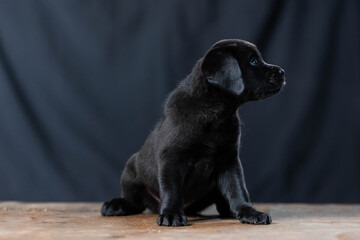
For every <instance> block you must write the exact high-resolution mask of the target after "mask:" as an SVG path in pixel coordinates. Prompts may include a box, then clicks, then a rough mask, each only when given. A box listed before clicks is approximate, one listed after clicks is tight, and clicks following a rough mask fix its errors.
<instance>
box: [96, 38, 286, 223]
mask: <svg viewBox="0 0 360 240" xmlns="http://www.w3.org/2000/svg"><path fill="white" fill-rule="evenodd" d="M284 85H285V77H284V70H283V69H281V68H280V67H278V66H275V65H270V64H267V63H265V62H264V60H263V59H262V57H261V55H260V53H259V51H258V50H257V48H256V46H255V45H253V44H251V43H249V42H246V41H243V40H237V39H230V40H222V41H219V42H217V43H216V44H215V45H213V46H212V47H211V48H210V49H209V50H208V51H207V53H206V54H205V56H204V57H203V58H201V59H200V60H199V61H198V62H197V63H196V64H195V66H194V68H193V70H192V72H191V73H190V74H189V75H188V76H187V77H186V78H185V79H184V80H183V81H181V82H180V84H179V85H178V87H177V88H176V89H175V90H174V91H173V92H172V93H171V94H170V95H169V97H168V98H167V101H166V103H165V107H164V114H163V116H162V118H161V119H160V121H159V122H158V123H157V125H156V127H155V129H154V130H153V131H152V132H151V133H150V135H149V136H148V138H147V139H146V141H145V143H144V145H143V146H142V148H141V149H140V151H139V152H137V153H135V154H133V155H132V156H131V157H130V159H129V160H128V162H127V164H126V167H125V170H124V172H123V174H122V177H121V187H122V197H121V198H115V199H112V200H111V201H109V202H105V203H104V204H103V206H102V208H101V214H102V215H103V216H123V215H130V214H139V213H141V212H143V211H144V210H145V208H148V209H150V210H152V211H153V212H155V213H159V216H158V218H157V223H158V225H160V226H184V225H187V218H186V215H190V214H196V213H198V212H200V211H201V210H203V209H204V208H206V207H207V206H209V205H210V204H213V203H215V204H216V208H217V210H218V212H219V213H220V216H222V217H231V218H236V219H238V220H240V222H242V223H249V224H270V223H271V217H270V215H269V214H268V213H265V212H261V211H258V210H257V209H256V208H255V207H254V206H253V205H252V203H251V202H250V197H249V193H248V191H247V189H246V185H245V179H244V173H243V168H242V166H241V162H240V159H239V145H240V130H241V129H240V119H239V117H238V114H237V110H238V108H239V107H240V106H241V105H242V104H244V103H246V102H249V101H253V100H258V99H264V98H267V97H270V96H272V95H274V94H276V93H277V92H279V91H280V90H281V89H282V87H283V86H284Z"/></svg>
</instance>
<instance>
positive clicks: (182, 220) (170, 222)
mask: <svg viewBox="0 0 360 240" xmlns="http://www.w3.org/2000/svg"><path fill="white" fill-rule="evenodd" d="M157 224H158V225H159V226H168V227H171V226H172V227H179V226H186V225H187V218H186V216H185V215H180V214H176V213H175V214H160V215H159V217H158V218H157Z"/></svg>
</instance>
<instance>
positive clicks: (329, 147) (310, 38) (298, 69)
mask: <svg viewBox="0 0 360 240" xmlns="http://www.w3.org/2000/svg"><path fill="white" fill-rule="evenodd" d="M359 3H360V2H359V1H357V0H327V1H321V0H315V1H314V0H304V1H300V0H299V1H296V0H288V1H285V0H278V1H269V0H256V1H228V0H224V1H220V0H212V1H204V0H198V1H182V0H177V1H175V0H172V1H110V0H107V1H103V0H98V1H95V0H91V1H90V0H87V1H79V0H77V1H74V0H67V1H65V0H63V1H48V0H38V1H37V0H30V1H28V0H16V1H14V0H1V1H0V114H1V115H0V200H29V201H99V200H106V199H109V198H111V197H115V196H118V195H120V186H119V179H120V176H121V172H122V169H123V167H124V164H125V162H126V161H127V159H128V157H129V156H130V155H131V154H132V153H134V152H135V151H137V150H138V149H139V148H140V146H141V145H142V143H143V142H144V140H145V138H146V136H147V135H148V133H149V132H150V131H151V129H152V127H153V126H154V124H155V122H156V121H157V119H159V117H160V115H161V112H162V104H163V102H164V100H165V98H166V95H167V94H168V93H169V92H170V91H171V90H172V89H173V88H174V87H175V86H176V84H177V83H178V82H179V81H180V80H181V79H182V78H183V77H185V76H186V74H187V73H189V72H190V71H191V68H192V66H193V64H194V63H195V61H196V60H197V59H199V58H200V57H202V55H203V54H204V52H205V51H206V50H207V49H208V48H209V47H210V46H211V45H212V44H213V43H214V42H216V41H218V40H220V39H224V38H241V39H245V40H248V41H252V42H254V43H256V44H257V45H258V47H259V49H260V50H261V51H262V53H263V56H264V59H265V60H266V61H268V62H270V63H274V64H278V65H280V66H282V67H283V68H284V69H285V71H286V76H287V82H288V85H287V86H286V89H285V90H284V91H283V92H281V93H280V94H278V95H277V96H274V97H272V98H270V99H267V100H263V101H259V102H253V103H249V104H247V105H245V106H243V108H242V109H240V113H241V116H242V120H243V122H244V125H243V133H244V134H243V136H242V146H241V159H242V163H243V166H244V169H245V176H246V180H247V185H248V189H249V191H250V194H251V197H252V200H253V201H262V202H267V201H280V202H359V201H360V144H359V143H360V127H359V126H360V107H359V106H360V33H359V31H360V18H359V13H360V4H359ZM259 149H261V151H259Z"/></svg>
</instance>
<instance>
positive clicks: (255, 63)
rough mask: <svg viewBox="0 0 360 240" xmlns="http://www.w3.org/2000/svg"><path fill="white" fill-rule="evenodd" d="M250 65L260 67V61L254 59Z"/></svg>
mask: <svg viewBox="0 0 360 240" xmlns="http://www.w3.org/2000/svg"><path fill="white" fill-rule="evenodd" d="M250 65H251V66H257V65H259V60H258V59H257V58H256V57H253V58H252V59H251V60H250Z"/></svg>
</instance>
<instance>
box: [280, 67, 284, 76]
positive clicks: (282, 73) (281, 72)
mask: <svg viewBox="0 0 360 240" xmlns="http://www.w3.org/2000/svg"><path fill="white" fill-rule="evenodd" d="M279 73H280V75H281V76H284V75H285V71H284V69H282V68H280V69H279Z"/></svg>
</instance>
